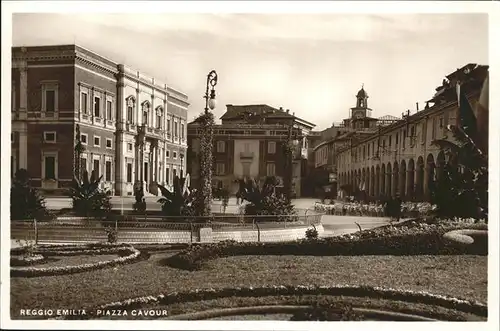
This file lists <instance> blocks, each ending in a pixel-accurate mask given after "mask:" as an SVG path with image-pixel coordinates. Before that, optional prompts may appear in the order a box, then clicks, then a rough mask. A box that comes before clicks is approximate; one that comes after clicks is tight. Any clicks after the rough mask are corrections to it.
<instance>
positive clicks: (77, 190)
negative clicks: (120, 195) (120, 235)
mask: <svg viewBox="0 0 500 331" xmlns="http://www.w3.org/2000/svg"><path fill="white" fill-rule="evenodd" d="M101 179H102V176H101V177H99V178H96V174H95V172H94V171H92V175H91V176H90V178H89V173H88V171H84V173H83V176H82V180H81V181H80V180H79V179H78V178H76V177H75V178H74V179H73V187H72V188H71V199H72V202H73V211H74V212H75V214H76V215H77V216H84V217H88V216H104V215H106V214H107V213H109V211H110V210H111V193H110V192H109V191H106V190H103V189H101V188H100V187H99V185H100V183H101Z"/></svg>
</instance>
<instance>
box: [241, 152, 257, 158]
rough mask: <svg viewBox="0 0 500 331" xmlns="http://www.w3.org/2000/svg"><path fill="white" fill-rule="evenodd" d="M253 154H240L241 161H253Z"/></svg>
mask: <svg viewBox="0 0 500 331" xmlns="http://www.w3.org/2000/svg"><path fill="white" fill-rule="evenodd" d="M253 155H254V153H253V152H240V159H243V160H251V159H253Z"/></svg>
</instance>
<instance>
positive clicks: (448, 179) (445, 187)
mask: <svg viewBox="0 0 500 331" xmlns="http://www.w3.org/2000/svg"><path fill="white" fill-rule="evenodd" d="M448 130H449V131H451V132H452V134H453V136H454V137H455V140H456V141H457V142H456V143H454V142H450V141H447V140H435V141H434V142H433V144H435V145H437V146H439V147H440V148H441V149H442V150H443V151H445V152H446V154H447V156H448V161H447V162H446V163H445V165H444V167H443V170H442V172H441V176H440V178H439V180H437V181H435V182H434V183H433V185H431V202H432V203H433V204H436V206H437V210H436V213H437V215H438V216H439V217H472V218H476V219H479V218H486V219H487V217H488V159H487V157H486V155H484V154H483V153H482V152H481V151H480V150H479V149H478V148H477V147H476V145H475V143H474V141H473V140H472V139H471V138H470V137H469V136H468V135H467V134H466V133H465V132H464V131H463V130H461V129H460V128H458V127H456V126H453V125H448Z"/></svg>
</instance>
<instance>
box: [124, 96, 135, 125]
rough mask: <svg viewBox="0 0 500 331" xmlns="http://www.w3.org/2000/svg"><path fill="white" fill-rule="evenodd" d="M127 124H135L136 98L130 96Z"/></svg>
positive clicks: (128, 99)
mask: <svg viewBox="0 0 500 331" xmlns="http://www.w3.org/2000/svg"><path fill="white" fill-rule="evenodd" d="M126 101H127V118H126V120H127V123H134V108H135V98H134V97H133V96H129V97H128V98H127V99H126Z"/></svg>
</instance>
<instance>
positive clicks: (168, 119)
mask: <svg viewBox="0 0 500 331" xmlns="http://www.w3.org/2000/svg"><path fill="white" fill-rule="evenodd" d="M170 131H172V130H171V124H170V118H167V133H170Z"/></svg>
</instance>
